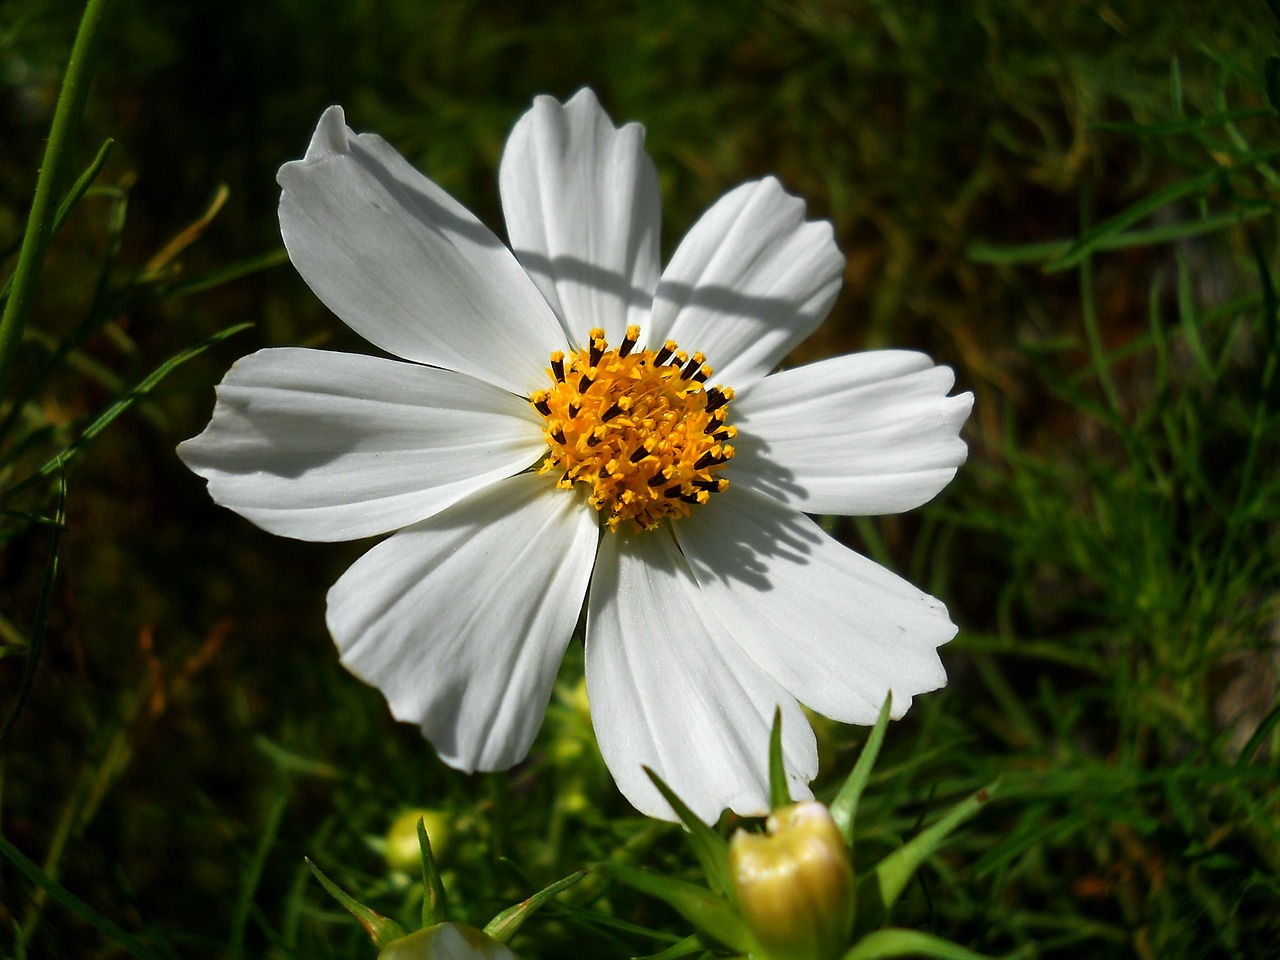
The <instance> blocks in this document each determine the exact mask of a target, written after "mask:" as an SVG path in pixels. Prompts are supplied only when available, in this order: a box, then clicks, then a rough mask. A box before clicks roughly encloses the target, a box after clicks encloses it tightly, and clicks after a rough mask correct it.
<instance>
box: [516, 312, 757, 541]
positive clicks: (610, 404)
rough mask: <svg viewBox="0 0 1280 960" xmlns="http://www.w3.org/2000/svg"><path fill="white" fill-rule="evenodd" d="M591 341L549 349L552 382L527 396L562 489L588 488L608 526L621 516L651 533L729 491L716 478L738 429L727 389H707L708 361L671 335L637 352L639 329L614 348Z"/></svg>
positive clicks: (547, 465)
mask: <svg viewBox="0 0 1280 960" xmlns="http://www.w3.org/2000/svg"><path fill="white" fill-rule="evenodd" d="M589 338H590V346H589V347H587V348H586V349H585V350H576V351H574V352H573V353H571V354H569V355H568V356H565V354H563V353H561V352H559V351H557V352H556V353H553V354H552V355H551V367H550V368H549V370H548V371H547V372H548V373H549V374H550V375H551V379H552V381H553V384H552V386H551V388H550V389H549V390H538V391H536V392H535V393H534V394H533V395H532V396H531V397H530V398H529V399H530V402H532V403H533V406H534V408H535V409H536V410H537V411H538V413H540V414H542V416H543V418H544V419H545V420H546V421H547V425H546V427H545V429H544V431H543V432H544V435H545V436H546V439H547V446H548V447H549V448H550V452H549V453H548V454H547V458H546V459H545V460H544V461H543V463H542V467H541V471H540V472H542V473H548V472H551V471H559V472H560V473H561V474H562V476H561V477H560V480H559V481H558V483H557V486H559V487H560V488H561V489H563V490H569V489H572V488H573V485H574V484H575V483H585V484H588V485H589V486H590V488H591V493H590V496H589V497H588V502H589V503H590V504H591V505H592V506H593V507H595V508H596V509H597V510H599V511H600V512H601V513H603V514H604V515H605V523H606V525H607V526H608V527H609V529H610V530H616V529H617V527H618V524H619V523H621V522H622V521H623V520H630V521H632V522H633V523H634V524H635V525H636V527H637V528H638V529H642V530H649V529H652V528H653V527H655V526H657V525H658V523H659V521H661V520H662V519H663V518H665V517H684V516H688V514H689V507H690V506H691V505H693V504H698V503H706V502H707V500H708V499H709V498H710V496H711V494H713V493H720V492H721V491H723V490H725V489H726V488H727V487H728V486H729V481H728V480H726V479H724V478H723V477H717V476H715V475H714V474H715V473H716V471H718V470H720V469H721V468H722V467H723V466H724V465H725V464H726V463H727V462H728V461H729V459H730V458H731V457H732V456H733V447H732V446H731V445H730V444H729V441H730V440H732V439H733V438H734V436H736V435H737V429H736V428H734V427H732V426H730V425H729V424H727V423H726V422H725V417H726V414H727V411H728V403H729V401H730V400H732V399H733V390H731V389H729V388H721V387H706V386H704V383H705V381H706V379H707V377H709V376H710V375H711V372H712V371H711V368H710V367H709V366H707V364H706V357H704V356H703V355H702V354H700V353H695V354H694V355H693V356H689V355H688V354H686V353H685V352H684V351H683V350H679V349H677V347H676V344H675V343H674V342H673V341H671V340H668V341H667V342H666V343H665V344H664V345H663V347H662V349H661V350H657V351H654V350H639V351H637V350H636V349H635V346H636V343H637V341H638V340H639V339H640V328H639V327H635V326H632V327H628V328H627V332H626V336H625V338H624V339H623V341H622V343H621V345H620V346H618V348H617V349H614V350H610V349H609V345H608V343H606V342H605V338H604V331H603V330H599V329H597V330H592V331H591V333H590V334H589Z"/></svg>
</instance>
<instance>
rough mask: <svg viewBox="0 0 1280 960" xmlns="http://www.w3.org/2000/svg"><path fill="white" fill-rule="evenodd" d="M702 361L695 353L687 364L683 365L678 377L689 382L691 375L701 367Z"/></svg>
mask: <svg viewBox="0 0 1280 960" xmlns="http://www.w3.org/2000/svg"><path fill="white" fill-rule="evenodd" d="M702 359H703V358H702V357H699V356H698V355H697V354H696V353H695V354H694V355H693V356H692V357H690V358H689V362H688V363H686V364H685V365H684V369H683V370H681V371H680V376H682V377H684V378H685V379H686V380H691V379H692V378H693V375H694V374H695V373H697V372H698V368H700V367H701V366H702Z"/></svg>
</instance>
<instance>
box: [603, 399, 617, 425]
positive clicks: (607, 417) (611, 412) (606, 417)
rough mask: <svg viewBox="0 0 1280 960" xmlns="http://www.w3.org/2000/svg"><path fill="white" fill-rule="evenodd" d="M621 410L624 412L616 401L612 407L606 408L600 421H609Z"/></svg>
mask: <svg viewBox="0 0 1280 960" xmlns="http://www.w3.org/2000/svg"><path fill="white" fill-rule="evenodd" d="M621 412H622V408H621V407H620V406H618V405H617V404H616V403H615V404H614V405H613V406H612V407H610V408H609V409H608V410H606V411H605V412H604V413H602V414H601V415H600V422H601V423H608V422H609V421H610V420H612V419H613V418H614V417H616V416H617V415H618V414H620V413H621Z"/></svg>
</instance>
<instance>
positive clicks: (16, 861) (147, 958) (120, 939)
mask: <svg viewBox="0 0 1280 960" xmlns="http://www.w3.org/2000/svg"><path fill="white" fill-rule="evenodd" d="M0 854H3V855H4V857H5V858H6V859H7V860H8V861H9V862H10V863H12V864H13V865H14V866H15V867H16V868H17V869H18V872H19V873H21V874H23V875H25V876H26V877H27V879H28V880H30V881H31V882H32V883H35V884H36V885H37V886H39V887H41V888H42V889H43V890H44V891H45V892H46V893H47V894H48V895H49V896H50V897H51V898H52V899H53V900H54V902H56V903H59V904H61V905H62V906H64V907H66V908H67V909H68V910H70V911H71V912H72V913H73V914H75V915H76V916H77V917H79V918H80V919H81V920H83V921H84V922H85V923H87V924H89V926H91V927H93V928H94V929H95V930H97V931H98V932H99V933H101V934H104V935H105V936H108V937H110V938H111V939H112V940H114V941H115V942H116V943H118V944H120V946H121V947H123V948H124V949H125V950H128V951H129V952H130V953H131V954H133V955H134V956H135V957H138V958H140V960H163V958H162V957H161V955H160V954H159V953H156V952H155V951H154V950H152V949H151V948H150V947H148V946H147V945H146V944H144V943H142V942H141V941H140V940H138V939H136V938H135V937H133V936H131V935H130V934H128V933H125V931H123V930H121V929H120V928H119V927H117V926H116V925H115V924H114V923H112V922H111V921H110V920H108V919H107V918H106V917H104V916H103V915H102V914H100V913H98V911H96V910H94V909H93V907H91V906H89V905H88V904H87V903H85V902H84V901H83V900H81V899H80V898H79V897H77V896H76V895H75V894H73V893H71V892H70V891H69V890H67V889H66V888H65V887H63V886H62V885H61V884H59V883H58V881H56V880H54V879H53V878H52V877H50V876H49V875H48V874H46V873H45V872H44V871H43V870H41V869H40V868H39V867H38V866H36V864H35V863H33V862H32V861H31V860H28V859H27V858H26V856H24V855H23V853H22V851H21V850H19V849H18V848H17V847H15V846H14V845H13V844H11V843H10V842H9V841H8V840H6V839H4V837H0Z"/></svg>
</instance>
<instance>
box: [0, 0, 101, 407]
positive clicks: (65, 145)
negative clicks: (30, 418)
mask: <svg viewBox="0 0 1280 960" xmlns="http://www.w3.org/2000/svg"><path fill="white" fill-rule="evenodd" d="M110 6H111V0H89V2H88V3H87V4H86V5H85V10H84V16H82V17H81V18H80V28H79V29H78V30H77V31H76V39H75V41H74V43H73V44H72V46H71V56H70V58H69V59H68V60H67V73H66V77H65V79H64V80H63V82H62V91H61V92H60V93H59V94H58V105H57V107H55V108H54V112H53V125H52V126H51V128H50V130H49V141H48V143H47V144H46V145H45V151H44V161H43V162H42V163H41V164H40V174H39V176H37V177H36V192H35V197H34V198H33V199H32V201H31V213H30V214H29V215H28V217H27V228H26V231H25V233H24V234H23V239H22V250H21V251H19V253H18V266H17V269H16V270H15V271H14V275H13V287H12V288H11V289H10V292H9V299H8V300H7V301H6V302H5V305H4V313H3V315H0V397H3V396H5V395H6V394H7V393H8V392H9V375H10V373H11V372H12V369H13V357H14V354H15V353H16V351H17V349H18V344H19V343H21V342H22V329H23V327H25V326H26V323H27V315H28V314H29V313H30V312H31V303H32V299H33V296H34V294H35V290H36V284H37V282H38V281H39V279H40V268H41V267H42V266H43V265H44V256H45V252H46V251H47V250H48V247H49V240H50V237H51V234H52V227H53V221H52V214H53V213H54V210H55V208H54V207H53V206H52V204H53V199H54V197H55V196H56V195H57V193H58V189H59V187H60V186H61V181H62V176H63V171H64V170H65V169H66V165H67V159H68V157H69V156H70V153H71V143H72V140H73V139H74V137H75V133H76V130H77V128H78V127H79V126H80V117H81V115H82V114H83V113H84V105H85V100H86V99H87V98H88V95H89V82H90V80H91V79H92V77H93V68H94V64H95V61H96V60H97V53H98V46H99V44H98V40H99V37H100V35H101V31H102V24H103V21H104V20H105V15H106V12H107V10H108V9H109V8H110Z"/></svg>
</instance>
